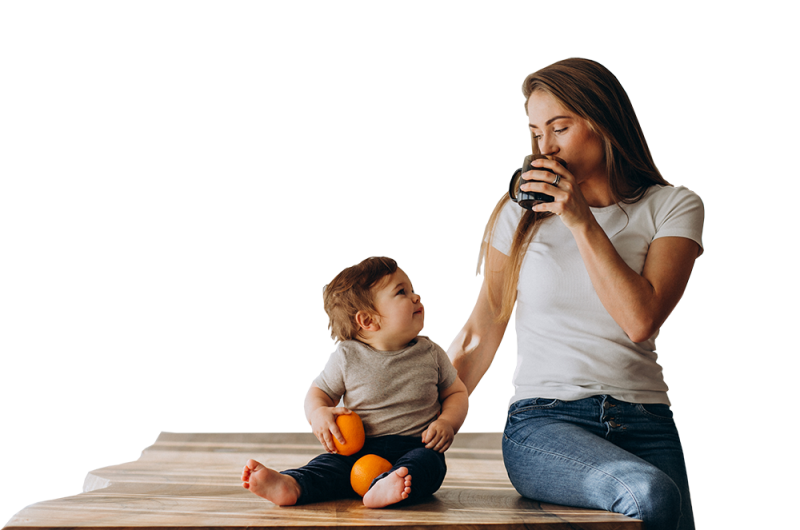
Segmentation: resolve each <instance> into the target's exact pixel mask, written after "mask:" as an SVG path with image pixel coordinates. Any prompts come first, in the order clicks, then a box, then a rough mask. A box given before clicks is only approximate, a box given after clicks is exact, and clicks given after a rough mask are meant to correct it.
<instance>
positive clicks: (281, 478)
mask: <svg viewBox="0 0 800 530" xmlns="http://www.w3.org/2000/svg"><path fill="white" fill-rule="evenodd" d="M242 486H244V487H245V488H246V489H249V490H250V491H252V492H253V493H255V494H256V495H258V496H259V497H264V498H265V499H267V500H268V501H270V502H273V503H275V504H277V505H278V506H292V505H293V504H295V503H296V502H297V499H298V498H299V497H300V485H299V484H298V483H297V481H296V480H295V479H294V478H292V477H290V476H289V475H281V474H280V473H278V472H277V471H275V470H274V469H270V468H268V467H265V466H264V465H263V464H261V463H260V462H256V461H255V460H253V459H250V460H248V461H247V465H246V466H244V469H243V470H242Z"/></svg>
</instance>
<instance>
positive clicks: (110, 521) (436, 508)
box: [5, 433, 641, 530]
mask: <svg viewBox="0 0 800 530" xmlns="http://www.w3.org/2000/svg"><path fill="white" fill-rule="evenodd" d="M500 440H501V434H499V433H466V434H459V435H457V436H456V440H455V442H454V443H453V446H452V447H451V448H450V450H448V451H447V465H448V473H447V478H446V479H445V481H444V484H443V485H442V488H441V489H440V490H439V491H438V492H437V493H436V494H435V495H434V496H433V498H431V499H430V500H426V501H423V502H420V503H418V504H414V505H409V506H402V507H394V508H392V507H389V508H385V509H380V510H371V509H369V508H365V507H364V505H363V504H361V502H360V501H359V500H341V501H336V502H325V503H318V504H311V505H306V506H290V507H279V506H276V505H274V504H272V503H270V502H268V501H266V500H264V499H261V498H260V497H257V496H255V495H253V494H252V493H250V492H249V491H247V490H245V489H244V488H242V486H241V481H240V475H241V469H242V466H243V465H244V463H245V462H246V461H247V459H248V458H255V459H256V460H259V461H261V462H262V463H264V464H265V465H267V466H269V467H272V468H275V469H287V468H293V467H298V466H301V465H303V464H305V463H306V462H308V460H310V459H311V458H312V457H313V456H315V455H317V454H319V452H320V445H319V442H317V440H316V438H314V436H313V434H311V433H273V434H255V433H252V434H222V433H212V434H177V433H161V435H160V436H159V437H158V440H156V443H155V444H153V445H152V446H150V447H148V448H147V449H145V450H144V451H143V452H142V456H141V457H140V458H139V460H137V461H135V462H129V463H127V464H121V465H117V466H110V467H106V468H102V469H98V470H96V471H92V472H91V473H89V474H88V475H87V477H86V481H85V484H84V493H82V494H80V495H75V496H73V497H66V498H63V499H56V500H52V501H46V502H41V503H38V504H34V505H32V506H29V507H27V508H25V509H24V510H22V511H20V512H19V513H18V514H16V515H15V516H14V517H13V518H12V519H11V520H10V521H9V522H8V524H7V526H6V527H5V529H6V530H23V529H26V530H31V529H45V528H53V529H54V528H76V529H94V528H97V529H103V530H114V529H123V528H124V529H127V528H159V529H161V528H163V529H166V528H188V527H191V528H208V529H211V528H221V527H224V528H226V529H234V528H241V529H245V528H248V529H262V528H263V529H280V528H286V529H297V528H323V529H326V528H327V529H337V530H341V529H348V528H357V529H359V530H367V529H372V528H374V529H378V528H386V527H403V528H404V529H406V530H411V529H417V528H418V529H440V530H446V529H455V528H467V529H472V528H474V529H484V530H488V529H498V530H500V529H504V530H505V529H510V530H516V529H520V530H521V529H523V528H527V529H529V528H532V527H535V528H537V529H541V530H545V529H548V530H549V529H566V528H570V529H576V528H580V529H587V530H633V529H640V528H641V522H639V521H636V520H634V519H630V518H627V517H625V516H622V515H618V514H612V513H608V512H602V511H596V510H585V509H579V508H569V507H564V506H556V505H552V504H544V503H539V502H536V501H532V500H529V499H525V498H523V497H521V496H520V495H519V494H518V493H517V492H516V491H515V490H514V488H513V487H512V486H511V483H510V482H509V481H508V477H507V476H506V473H505V468H504V467H503V462H502V454H501V451H500Z"/></svg>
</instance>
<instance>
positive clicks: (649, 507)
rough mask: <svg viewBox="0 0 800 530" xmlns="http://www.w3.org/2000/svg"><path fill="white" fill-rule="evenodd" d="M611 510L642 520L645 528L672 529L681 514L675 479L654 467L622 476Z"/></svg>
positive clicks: (653, 529) (673, 529)
mask: <svg viewBox="0 0 800 530" xmlns="http://www.w3.org/2000/svg"><path fill="white" fill-rule="evenodd" d="M624 486H625V490H627V491H626V492H625V493H623V494H622V495H620V496H619V497H618V498H617V500H616V502H615V503H614V505H613V506H612V508H613V511H615V512H617V513H622V514H625V515H627V516H629V517H633V518H635V519H641V520H642V521H643V522H644V528H645V530H667V529H669V530H675V529H676V528H677V527H678V521H679V520H680V516H681V493H680V489H679V488H678V486H677V485H676V484H675V482H673V481H672V479H671V478H669V477H668V476H667V475H666V474H664V473H662V472H661V471H659V470H657V469H653V470H651V471H647V472H641V473H637V474H636V475H633V476H629V477H628V478H627V480H625V484H624Z"/></svg>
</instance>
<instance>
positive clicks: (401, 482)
mask: <svg viewBox="0 0 800 530" xmlns="http://www.w3.org/2000/svg"><path fill="white" fill-rule="evenodd" d="M410 493H411V475H409V474H408V468H405V467H401V468H398V469H395V470H394V471H393V472H392V473H389V474H388V475H386V476H385V477H383V478H382V479H380V480H379V481H378V482H376V483H375V485H374V486H372V488H370V490H369V491H368V492H367V493H366V495H364V506H366V507H367V508H383V507H384V506H389V505H390V504H395V503H398V502H400V501H402V500H403V499H407V498H408V496H409V494H410Z"/></svg>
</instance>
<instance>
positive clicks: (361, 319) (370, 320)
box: [356, 311, 381, 331]
mask: <svg viewBox="0 0 800 530" xmlns="http://www.w3.org/2000/svg"><path fill="white" fill-rule="evenodd" d="M356 324H358V325H359V327H360V328H361V329H363V330H364V331H378V330H379V329H381V325H380V323H379V322H378V319H377V318H375V316H373V315H371V314H369V313H367V312H366V311H359V312H358V313H356Z"/></svg>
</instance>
